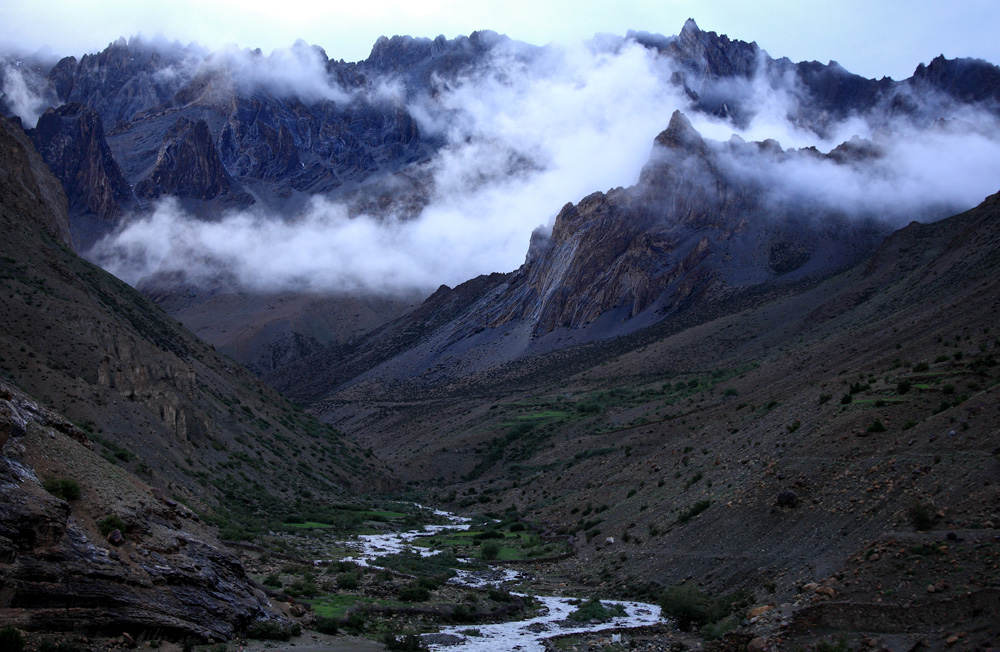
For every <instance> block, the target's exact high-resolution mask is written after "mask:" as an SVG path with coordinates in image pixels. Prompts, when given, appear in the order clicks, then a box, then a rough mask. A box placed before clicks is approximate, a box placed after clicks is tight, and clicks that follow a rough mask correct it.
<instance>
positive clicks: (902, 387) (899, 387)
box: [896, 380, 913, 394]
mask: <svg viewBox="0 0 1000 652" xmlns="http://www.w3.org/2000/svg"><path fill="white" fill-rule="evenodd" d="M911 387H913V384H912V383H910V381H908V380H901V381H899V382H898V383H896V393H897V394H906V393H907V392H909V391H910V388H911Z"/></svg>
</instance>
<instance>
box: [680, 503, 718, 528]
mask: <svg viewBox="0 0 1000 652" xmlns="http://www.w3.org/2000/svg"><path fill="white" fill-rule="evenodd" d="M711 506H712V501H711V500H707V499H706V500H699V501H698V502H696V503H695V504H694V505H691V506H690V507H688V508H687V509H686V510H684V511H682V512H681V513H680V514H678V515H677V522H678V523H681V524H683V523H687V522H688V521H690V520H691V519H692V518H694V517H695V516H697V515H698V514H701V513H702V512H704V511H705V510H706V509H708V508H709V507H711Z"/></svg>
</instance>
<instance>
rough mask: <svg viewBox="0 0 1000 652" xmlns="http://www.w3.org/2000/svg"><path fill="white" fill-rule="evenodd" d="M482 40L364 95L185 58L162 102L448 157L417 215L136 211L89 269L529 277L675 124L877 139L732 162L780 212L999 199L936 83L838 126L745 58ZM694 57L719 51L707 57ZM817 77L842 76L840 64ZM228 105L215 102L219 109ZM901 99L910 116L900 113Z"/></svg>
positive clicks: (305, 49)
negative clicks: (339, 118)
mask: <svg viewBox="0 0 1000 652" xmlns="http://www.w3.org/2000/svg"><path fill="white" fill-rule="evenodd" d="M692 25H693V23H692ZM682 36H683V37H684V39H682V40H685V39H686V40H685V45H684V47H688V48H695V50H696V53H698V54H699V56H709V57H711V56H716V55H715V54H713V50H711V48H713V47H717V44H718V41H717V40H716V41H713V40H712V38H714V36H715V35H714V34H708V35H706V33H704V32H699V31H698V30H697V27H691V26H688V27H685V33H684V34H683V35H682ZM400 43H401V45H400ZM407 43H408V42H397V43H396V45H400V47H402V45H406V44H407ZM428 43H429V42H428ZM490 43H491V44H492V47H489V48H487V49H486V50H485V51H484V52H483V53H482V55H481V57H480V58H478V59H476V60H475V61H474V65H470V66H466V67H464V68H461V69H459V70H458V72H457V73H456V72H455V71H453V70H448V69H447V68H445V69H444V70H445V72H439V71H438V70H436V69H432V70H430V72H426V73H419V71H418V72H412V71H411V72H410V73H406V72H405V71H403V72H400V71H398V70H397V71H395V72H390V73H387V74H383V75H381V76H376V75H374V74H373V73H372V72H371V70H370V69H364V70H365V71H366V72H365V74H366V75H367V77H365V83H363V84H360V85H357V84H355V85H353V86H352V85H351V83H350V79H345V78H344V77H343V74H341V77H340V78H335V77H334V76H333V75H332V74H331V72H330V68H329V67H328V66H327V65H326V63H325V62H326V59H325V54H324V53H322V51H320V50H318V49H316V48H312V47H310V46H307V45H306V44H304V43H298V44H296V45H295V46H294V47H293V48H290V49H288V50H286V51H276V52H274V53H272V54H270V55H269V56H264V55H261V54H260V53H254V52H252V51H247V50H238V49H232V48H231V49H226V50H223V51H220V52H216V53H214V54H210V55H208V56H204V55H198V52H197V50H188V51H187V54H185V55H184V56H181V55H175V56H174V59H173V61H174V63H172V64H171V65H170V66H169V67H166V68H164V69H163V71H161V72H159V73H158V75H159V80H160V81H161V82H162V83H163V84H164V87H165V88H167V87H169V88H174V87H177V88H179V87H183V84H184V83H189V82H190V80H191V79H196V78H203V79H206V80H210V81H211V84H207V85H206V88H211V89H215V91H218V92H221V91H222V90H225V91H226V92H234V91H233V89H236V90H235V92H237V93H242V94H243V95H248V96H250V97H251V98H256V97H261V98H264V99H265V100H266V97H268V96H274V97H279V98H285V99H290V100H291V101H292V102H293V103H294V102H302V103H304V104H306V105H308V104H311V103H316V102H327V103H329V104H330V106H348V107H349V106H353V105H354V104H352V103H355V104H356V103H357V102H371V103H374V104H377V105H378V106H384V107H393V108H392V109H391V110H393V111H397V112H399V111H404V112H405V113H406V114H408V115H411V116H413V118H414V119H415V120H416V122H417V124H418V125H419V129H420V133H421V135H422V137H423V138H425V139H431V140H435V142H437V143H439V146H436V148H435V149H434V151H433V154H432V155H431V156H430V158H429V159H427V160H426V161H424V162H422V163H419V164H418V165H416V166H415V167H411V168H409V169H410V170H411V172H407V173H406V174H411V175H412V176H413V178H416V179H417V180H418V181H417V184H418V186H419V187H420V189H421V193H422V195H423V196H422V198H421V201H420V202H419V207H418V209H417V210H413V208H412V206H411V207H410V208H409V209H407V210H401V209H400V208H399V207H398V206H392V205H390V206H382V207H380V206H377V205H375V204H377V202H369V203H364V202H362V204H361V205H362V208H361V209H360V210H359V209H358V208H357V201H356V199H357V197H356V196H354V199H353V200H352V201H354V203H349V202H348V201H347V199H345V198H343V197H344V196H342V195H338V193H327V194H325V195H324V196H314V197H312V198H311V199H307V200H304V201H302V202H300V205H301V208H299V209H298V210H295V211H293V214H292V215H291V216H289V215H288V214H287V211H285V212H282V214H281V215H278V214H276V213H274V212H272V211H271V210H269V209H268V208H267V205H268V204H267V202H258V203H257V204H256V205H255V206H251V207H250V208H248V209H244V210H241V211H232V210H228V211H227V210H221V209H220V214H217V215H216V216H215V217H214V218H213V219H211V220H205V219H204V217H205V216H204V215H202V214H198V215H196V214H192V213H189V212H188V211H187V210H185V208H184V207H185V205H186V204H185V202H183V201H174V200H172V199H171V198H169V197H167V198H164V199H161V200H158V201H157V202H155V203H154V204H153V205H151V207H150V211H149V213H148V214H145V215H131V216H130V217H129V219H127V220H126V221H125V222H124V224H123V226H122V227H121V228H120V229H118V230H117V231H116V232H115V233H114V234H113V235H112V236H110V237H108V238H107V239H105V240H104V241H102V242H101V243H99V244H98V246H96V247H95V249H94V250H93V251H92V252H91V256H92V257H94V258H95V259H96V260H97V261H98V262H100V263H101V264H102V265H103V266H105V267H106V268H108V269H109V270H111V271H112V272H114V273H116V274H117V275H119V276H121V277H122V278H125V279H126V280H128V281H130V282H132V283H137V282H139V281H140V280H141V279H143V278H145V277H147V276H150V275H153V274H161V273H166V274H182V275H184V276H185V277H186V278H187V280H188V281H190V282H194V283H199V282H203V281H206V280H208V279H212V278H214V277H216V276H217V275H219V274H223V275H227V276H231V277H234V278H236V279H237V280H238V281H239V282H240V283H241V284H242V285H243V286H245V287H247V288H249V289H253V290H308V291H316V292H343V291H349V292H353V291H361V292H396V291H411V290H423V291H429V290H432V289H433V288H435V287H437V286H438V285H440V284H442V283H444V284H449V285H454V284H457V283H460V282H462V281H464V280H466V279H468V278H471V277H473V276H476V275H479V274H483V273H489V272H495V271H502V272H503V271H509V270H512V269H515V268H517V267H518V266H519V265H520V264H521V263H522V262H523V260H524V257H525V253H526V251H527V247H528V240H529V236H530V234H531V232H532V231H533V230H535V229H536V228H538V227H542V228H543V229H545V228H547V227H550V226H551V223H552V220H553V219H554V216H555V215H556V214H557V213H558V211H559V210H560V208H561V207H562V206H563V205H564V204H565V203H566V202H571V201H572V202H575V201H578V200H579V199H581V198H582V197H584V196H586V195H588V194H590V193H592V192H594V191H599V190H607V189H609V188H613V187H617V186H628V185H631V184H634V183H636V181H637V180H638V177H639V172H640V170H641V169H642V167H643V165H644V164H645V163H646V162H647V161H648V160H649V157H650V153H651V149H652V143H653V140H654V138H655V137H656V135H657V134H658V133H659V132H660V131H661V130H663V129H664V128H665V127H666V125H667V122H668V121H669V119H670V116H671V114H672V113H673V112H674V111H675V110H681V111H682V112H684V113H685V114H686V115H687V116H688V117H689V118H690V120H691V122H692V123H693V125H694V127H695V128H696V129H697V130H698V131H699V132H700V133H701V134H702V135H704V136H705V137H707V138H712V139H716V140H720V141H725V140H728V139H729V138H731V137H739V138H742V139H744V140H748V141H765V140H768V139H772V140H775V141H778V142H779V143H780V145H781V146H782V147H786V148H787V147H797V148H807V147H815V148H817V149H818V150H819V151H822V152H829V151H831V150H833V149H834V148H836V147H837V146H838V145H840V144H841V143H843V142H845V141H849V140H850V139H852V138H860V139H864V140H865V141H866V143H868V144H867V145H866V146H865V148H864V149H865V151H866V152H868V154H867V155H866V156H863V157H857V158H855V159H853V160H851V161H849V162H847V163H845V164H842V165H834V164H832V163H831V162H830V161H829V160H827V159H823V158H821V157H817V158H816V159H815V161H812V162H811V161H810V159H809V158H808V157H794V158H788V157H775V156H773V155H772V154H771V152H772V151H773V149H774V148H761V149H760V153H759V155H746V154H744V155H742V156H740V157H733V158H731V159H725V160H723V162H722V164H721V165H722V167H721V169H720V172H721V173H724V174H727V175H734V176H737V177H740V178H744V179H752V180H753V181H754V182H755V183H757V184H759V185H760V186H761V187H762V188H766V189H767V192H769V193H770V194H771V195H772V196H773V199H774V200H775V201H778V202H788V201H795V202H799V203H801V204H802V205H803V206H809V205H816V206H821V207H822V208H823V209H824V210H826V211H836V212H840V213H843V214H845V215H858V216H864V217H866V218H870V217H874V218H877V219H881V220H883V221H886V222H888V223H890V224H893V225H900V224H905V223H906V222H908V221H910V220H912V219H920V220H928V219H937V218H941V217H945V216H946V215H949V214H951V213H954V212H957V211H959V210H962V209H965V208H968V207H971V206H973V205H975V204H976V203H978V202H979V201H981V200H982V198H983V197H985V196H986V195H988V194H991V193H992V192H995V191H996V190H997V188H998V186H1000V142H998V139H997V137H996V135H995V134H997V133H1000V130H997V128H996V127H997V119H996V114H995V112H993V111H990V110H987V109H988V108H990V107H983V106H978V105H968V104H963V103H961V102H958V101H956V100H955V98H953V97H950V96H947V95H945V94H943V93H942V92H940V91H938V90H936V89H934V88H930V89H919V88H917V87H916V86H914V85H910V86H904V85H900V86H899V87H893V90H892V93H893V95H892V96H891V97H889V96H887V98H886V99H885V100H884V101H881V103H880V102H879V101H876V99H877V98H876V99H872V100H871V101H868V100H866V101H867V102H868V103H867V104H858V106H859V107H861V108H853V109H850V110H845V111H843V112H842V113H843V114H842V115H839V114H835V113H831V112H830V111H829V110H827V109H826V108H824V106H825V105H822V102H827V103H831V102H833V101H834V100H836V99H837V98H834V100H831V99H830V98H819V99H817V97H816V96H815V93H814V91H813V89H812V87H810V86H808V84H807V83H806V81H804V79H805V78H804V77H802V75H801V74H800V73H799V72H798V69H796V68H794V67H792V65H791V64H790V63H789V62H787V61H777V62H776V61H774V60H772V59H770V57H768V56H767V55H766V53H763V52H762V51H754V50H752V48H751V49H750V50H746V51H747V52H750V55H751V58H750V59H747V60H746V61H745V62H744V64H745V66H746V67H745V69H740V70H737V71H736V73H738V74H731V75H729V76H725V75H722V76H720V75H719V74H717V73H716V72H712V71H711V70H710V71H709V74H705V75H704V76H702V77H698V76H697V75H696V74H694V72H693V70H694V68H692V66H691V65H690V64H689V62H686V61H685V60H684V59H683V57H679V56H678V55H676V52H675V53H674V55H672V56H671V52H672V50H671V48H674V47H675V46H676V43H675V41H674V39H661V41H659V42H658V43H659V45H658V46H656V47H647V46H649V45H650V44H649V43H646V46H644V45H642V44H640V43H638V42H637V41H636V40H634V39H622V38H619V37H610V36H605V37H598V38H595V39H593V40H592V41H590V42H588V43H586V44H580V45H578V46H575V47H561V46H547V47H545V48H539V49H532V48H528V47H526V46H523V44H518V43H516V42H512V41H507V40H500V41H499V42H496V43H494V42H493V41H490ZM692 44H693V45H692ZM699 44H701V45H699ZM706 44H707V45H706ZM417 46H419V47H425V46H424V45H421V44H420V43H417V44H416V46H413V47H417ZM660 46H662V47H660ZM702 46H704V49H705V52H707V54H705V52H701V51H698V50H697V48H699V47H702ZM743 46H745V47H746V48H749V47H750V46H747V45H746V44H743ZM426 47H430V48H431V49H430V50H428V52H430V53H431V54H430V55H429V56H430V57H431V59H432V60H433V57H435V56H446V55H447V52H446V51H445V50H440V51H439V50H435V48H440V47H443V46H439V45H438V44H437V42H435V43H434V44H431V45H429V46H426ZM658 48H659V49H658ZM192 52H193V53H194V54H191V53H192ZM754 52H757V54H754ZM435 53H437V54H435ZM681 54H682V55H684V56H690V52H687V51H682V52H681ZM724 54H725V53H723V55H724ZM196 55H197V56H196ZM723 63H725V61H723ZM712 65H715V64H714V62H713V63H712ZM817 65H818V64H817ZM709 68H711V66H709ZM421 74H425V75H426V76H425V77H421ZM816 74H832V75H841V74H843V75H847V73H846V71H842V70H839V69H836V67H830V68H822V70H820V71H819V72H818V73H816ZM175 78H176V79H175ZM837 79H840V78H839V77H838V78H837ZM843 79H847V80H848V81H851V80H853V79H860V78H851V77H849V76H846V77H843ZM851 83H855V82H851ZM872 83H873V84H874V82H872ZM845 84H846V83H845ZM199 88H200V87H199ZM880 92H882V91H880ZM261 93H263V95H261ZM226 97H228V96H227V95H225V94H224V93H223V94H221V95H220V96H219V99H220V102H219V105H220V106H225V101H224V100H226ZM253 101H256V100H253ZM852 101H853V100H852ZM904 101H905V105H906V111H905V112H900V111H898V110H897V108H896V106H897V105H898V104H901V103H904ZM263 106H265V107H266V104H265V105H263ZM706 111H708V112H706ZM894 112H895V113H894ZM897 113H898V115H897ZM740 151H741V152H746V151H747V150H746V148H742V149H740ZM404 176H405V175H404ZM386 185H391V184H389V182H388V181H383V186H382V187H385V186H386ZM358 192H359V193H360V194H361V195H364V193H365V192H366V191H365V189H364V188H362V189H361V190H359V191H358Z"/></svg>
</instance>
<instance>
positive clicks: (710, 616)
mask: <svg viewBox="0 0 1000 652" xmlns="http://www.w3.org/2000/svg"><path fill="white" fill-rule="evenodd" d="M752 602H753V596H752V595H750V594H749V593H747V592H745V591H737V592H736V593H733V594H731V595H728V596H716V597H713V596H709V595H706V594H705V593H702V592H701V591H699V590H698V589H697V588H695V587H693V586H690V585H679V586H672V587H670V588H669V589H667V590H666V591H664V592H663V593H662V594H661V595H660V608H661V609H663V613H664V614H665V615H667V616H668V617H670V618H673V619H674V620H675V621H676V622H677V627H678V628H679V629H680V630H681V631H685V632H689V631H691V630H692V629H694V628H695V627H703V626H705V625H708V624H710V623H716V622H718V621H720V620H722V619H723V618H725V617H726V616H728V615H730V614H731V613H733V612H734V611H736V610H737V609H741V608H743V607H746V606H749V605H750V604H751V603H752Z"/></svg>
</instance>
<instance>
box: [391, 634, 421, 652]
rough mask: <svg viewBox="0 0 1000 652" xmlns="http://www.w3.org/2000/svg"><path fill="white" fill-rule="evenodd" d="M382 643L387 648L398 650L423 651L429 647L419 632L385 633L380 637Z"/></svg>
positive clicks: (408, 651) (403, 651)
mask: <svg viewBox="0 0 1000 652" xmlns="http://www.w3.org/2000/svg"><path fill="white" fill-rule="evenodd" d="M382 643H383V644H384V645H385V649H387V650H400V651H401V652H424V651H425V650H428V649H429V648H428V647H427V646H426V645H424V642H423V640H422V639H421V638H420V635H419V634H412V633H409V634H402V635H399V636H397V635H395V634H386V635H385V637H383V639H382Z"/></svg>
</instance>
